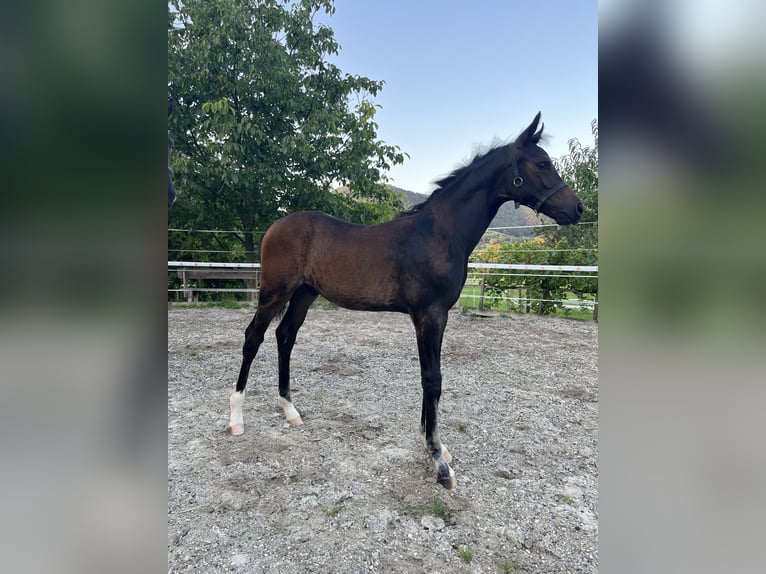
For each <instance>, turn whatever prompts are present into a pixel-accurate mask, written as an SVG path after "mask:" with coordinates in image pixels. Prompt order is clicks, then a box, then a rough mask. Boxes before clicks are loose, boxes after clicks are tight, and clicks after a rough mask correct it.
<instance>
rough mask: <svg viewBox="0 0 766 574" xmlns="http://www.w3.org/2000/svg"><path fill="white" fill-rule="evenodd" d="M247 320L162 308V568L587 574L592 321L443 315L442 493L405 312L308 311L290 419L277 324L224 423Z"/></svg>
mask: <svg viewBox="0 0 766 574" xmlns="http://www.w3.org/2000/svg"><path fill="white" fill-rule="evenodd" d="M252 313H253V310H252V309H233V310H232V309H222V308H192V309H190V308H176V307H171V308H170V310H169V312H168V572H173V573H175V572H179V573H180V572H205V573H208V572H254V573H260V572H264V573H271V572H274V573H277V572H278V573H280V574H285V573H292V572H321V573H329V572H332V573H346V572H348V573H352V572H353V573H357V572H381V573H382V572H386V573H388V572H407V573H409V572H427V573H434V572H445V573H447V572H449V573H451V572H523V573H532V572H541V573H556V572H562V573H564V572H572V573H574V572H597V570H598V495H597V483H598V464H597V451H598V443H597V430H598V429H597V424H598V361H597V345H598V325H597V324H596V323H594V322H592V321H578V320H568V319H561V318H549V317H539V316H536V315H520V314H517V315H512V316H510V317H506V318H482V317H471V316H466V315H461V314H459V313H457V312H453V313H452V314H451V316H450V320H449V323H448V325H447V331H446V335H445V342H444V348H443V354H442V372H443V377H444V390H443V393H442V400H441V407H440V428H441V436H442V440H443V441H444V443H445V444H446V445H448V447H449V449H450V451H451V453H452V455H453V457H454V461H453V464H452V467H453V469H454V470H455V473H456V476H457V482H458V486H457V489H455V490H452V491H447V490H444V489H443V488H441V487H440V486H438V485H437V483H436V478H435V473H434V469H433V465H432V463H431V462H430V460H429V457H428V455H427V453H426V450H425V444H424V440H423V438H422V436H421V435H420V433H419V430H418V426H419V419H420V400H421V389H420V383H419V367H418V361H417V349H416V345H415V336H414V330H413V328H412V325H411V324H410V322H409V318H408V317H407V316H405V315H398V314H393V313H361V312H353V311H346V310H338V309H326V308H317V309H312V310H311V311H310V312H309V316H308V319H307V320H306V323H305V325H304V326H303V329H302V330H301V331H300V333H299V335H298V343H297V345H296V347H295V350H294V352H293V362H292V365H293V368H292V374H293V385H292V391H293V399H294V402H295V406H296V407H297V408H298V410H299V411H300V412H301V414H302V416H303V421H304V424H303V425H302V426H300V427H292V426H290V425H288V424H287V423H286V422H285V420H284V416H283V415H282V412H281V410H280V409H278V408H277V406H276V396H277V383H276V380H277V365H276V343H275V340H274V336H273V327H272V329H270V330H269V331H268V333H267V338H266V342H265V343H264V345H263V346H262V347H261V351H260V353H259V355H258V357H257V358H256V360H255V361H254V363H253V370H252V371H251V376H250V381H249V383H248V388H247V400H246V402H245V407H244V416H245V428H246V431H245V434H244V435H242V436H240V437H231V436H228V435H227V434H226V433H225V432H224V426H225V424H226V422H227V421H228V411H229V403H228V396H229V393H230V392H231V389H232V386H233V383H234V381H235V379H236V375H237V372H238V369H239V364H240V359H241V354H240V353H241V344H242V342H243V337H244V335H243V333H244V329H245V327H246V326H247V324H248V322H249V321H250V319H251V317H252Z"/></svg>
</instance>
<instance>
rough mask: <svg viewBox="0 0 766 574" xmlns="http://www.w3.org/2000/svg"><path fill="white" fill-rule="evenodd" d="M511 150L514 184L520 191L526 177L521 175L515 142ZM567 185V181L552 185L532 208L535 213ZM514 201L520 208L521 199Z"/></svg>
mask: <svg viewBox="0 0 766 574" xmlns="http://www.w3.org/2000/svg"><path fill="white" fill-rule="evenodd" d="M510 150H511V168H512V169H513V186H514V187H515V188H516V189H517V190H519V191H520V190H521V186H522V185H524V178H523V177H521V174H520V173H519V164H518V162H517V161H516V152H515V151H514V150H513V144H511V146H510ZM566 186H567V184H566V182H564V181H562V182H561V183H559V184H558V185H556V186H554V187H552V188H551V189H550V190H549V191H548V193H546V194H545V195H544V196H543V197H542V199H540V201H538V202H537V205H535V206H534V207H533V208H532V209H534V210H535V213H539V212H540V208H541V207H542V206H543V204H544V203H545V202H546V201H548V200H549V199H550V198H551V197H553V196H554V195H555V194H556V192H557V191H559V190H560V189H562V188H564V187H566ZM514 203H516V207H517V208H518V207H519V203H520V202H519V200H518V199H514ZM530 207H531V206H530Z"/></svg>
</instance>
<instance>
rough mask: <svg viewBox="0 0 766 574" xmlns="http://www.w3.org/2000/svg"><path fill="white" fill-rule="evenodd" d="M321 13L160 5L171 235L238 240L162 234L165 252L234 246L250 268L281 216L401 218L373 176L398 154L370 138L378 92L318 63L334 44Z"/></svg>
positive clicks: (273, 6)
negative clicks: (170, 148) (169, 106)
mask: <svg viewBox="0 0 766 574" xmlns="http://www.w3.org/2000/svg"><path fill="white" fill-rule="evenodd" d="M333 11H334V7H333V4H332V1H331V0H299V1H287V0H213V1H211V0H183V1H179V0H171V2H170V3H169V4H168V89H169V92H170V96H171V97H172V98H173V100H174V101H175V102H176V107H175V110H174V112H173V115H172V116H171V118H170V128H169V129H170V131H171V134H172V135H173V138H174V139H175V150H174V154H175V155H174V160H173V168H174V174H175V175H174V179H175V183H176V188H177V190H178V201H177V202H176V205H174V207H173V209H172V210H171V213H170V219H171V221H170V223H171V227H181V228H200V227H203V228H207V229H209V228H218V229H229V230H231V229H236V230H239V231H241V233H239V234H237V235H235V236H224V235H216V234H210V235H209V236H199V237H194V238H190V237H187V238H184V239H181V238H180V237H176V236H173V235H171V243H173V242H175V244H174V246H173V249H176V250H177V249H179V248H190V249H191V248H192V247H194V248H200V247H201V246H205V247H207V248H208V249H215V248H220V249H222V250H226V249H232V248H235V245H236V244H238V248H239V249H244V252H245V254H246V256H247V260H248V261H252V260H254V256H255V251H256V245H257V239H258V237H257V236H258V232H259V231H262V230H264V229H266V228H267V227H268V226H269V225H270V224H271V223H272V222H273V221H275V220H276V219H278V218H279V217H281V216H283V215H285V214H287V213H290V212H294V211H299V210H305V209H319V210H322V211H326V212H329V213H331V214H334V215H336V216H339V217H342V218H345V219H349V220H352V221H356V222H359V223H374V222H377V221H381V220H384V219H387V218H390V217H391V216H392V215H393V213H394V212H396V211H397V210H399V209H401V207H402V206H401V202H400V199H399V198H398V197H397V196H395V195H393V194H392V193H391V192H390V190H389V189H388V188H387V187H386V186H385V184H384V182H385V175H384V174H385V172H386V171H387V170H388V169H389V168H390V167H391V166H392V165H394V164H398V163H401V162H402V161H403V160H404V156H403V154H402V153H401V152H400V150H399V149H398V148H397V147H396V146H391V145H387V144H385V143H383V142H381V141H379V140H378V139H377V128H378V126H377V124H376V123H375V113H376V110H377V106H376V105H375V104H374V103H373V102H372V101H371V98H374V97H375V96H376V95H377V94H378V93H379V91H380V90H381V89H382V87H383V82H382V81H374V80H371V79H369V78H366V77H363V76H355V75H351V74H345V73H343V72H342V71H341V70H340V69H339V68H338V67H337V66H335V65H334V64H332V63H331V62H329V61H328V57H329V56H331V55H334V54H337V53H338V50H339V45H338V43H337V42H336V40H335V38H334V35H333V31H332V30H331V29H330V28H329V27H327V26H325V25H323V24H320V23H317V20H318V18H317V16H318V15H320V14H321V13H323V12H324V13H326V14H332V13H333ZM341 185H342V186H345V187H346V188H347V190H348V191H347V192H346V193H335V192H334V191H333V190H334V189H336V188H337V187H339V186H341ZM184 244H185V245H184Z"/></svg>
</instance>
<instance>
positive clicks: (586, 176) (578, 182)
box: [540, 119, 598, 265]
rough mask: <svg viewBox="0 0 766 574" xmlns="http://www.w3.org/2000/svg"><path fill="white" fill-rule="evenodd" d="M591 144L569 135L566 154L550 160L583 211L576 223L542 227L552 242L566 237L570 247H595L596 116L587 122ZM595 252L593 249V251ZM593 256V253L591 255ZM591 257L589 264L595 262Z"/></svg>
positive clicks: (596, 195) (596, 213) (596, 216)
mask: <svg viewBox="0 0 766 574" xmlns="http://www.w3.org/2000/svg"><path fill="white" fill-rule="evenodd" d="M591 132H592V133H593V142H594V144H593V147H585V146H583V144H582V143H581V142H580V141H579V140H577V139H576V138H573V139H571V140H569V154H568V155H565V156H562V157H560V158H559V159H558V160H554V161H555V164H556V170H557V171H558V173H559V175H560V176H561V178H562V179H563V180H564V181H566V182H567V183H568V184H569V185H570V187H571V188H572V189H573V190H574V192H575V193H576V194H577V196H578V197H579V198H580V200H581V201H582V204H583V207H584V208H585V211H584V212H583V216H582V219H581V220H580V223H582V224H585V225H565V226H560V227H557V228H554V229H552V230H551V229H550V228H542V229H541V231H540V234H541V235H543V236H544V237H546V238H547V239H549V240H550V241H551V242H553V243H555V242H557V241H559V240H561V239H566V240H567V242H568V243H569V244H570V245H571V246H572V247H579V248H594V249H595V248H597V247H598V225H596V224H594V225H590V223H594V222H595V223H597V222H598V120H597V119H594V120H593V121H592V122H591ZM594 253H595V252H594ZM594 257H595V256H594ZM595 264H596V261H595V259H594V260H593V262H592V263H589V265H595Z"/></svg>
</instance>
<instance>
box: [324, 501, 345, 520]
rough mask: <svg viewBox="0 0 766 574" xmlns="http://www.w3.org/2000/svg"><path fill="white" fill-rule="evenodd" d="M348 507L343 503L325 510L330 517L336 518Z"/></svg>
mask: <svg viewBox="0 0 766 574" xmlns="http://www.w3.org/2000/svg"><path fill="white" fill-rule="evenodd" d="M345 510H346V507H345V506H343V505H342V504H336V505H335V506H333V507H332V508H329V509H328V510H325V514H326V515H327V516H329V517H330V518H335V517H336V516H338V515H339V514H340V513H341V512H343V511H345Z"/></svg>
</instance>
